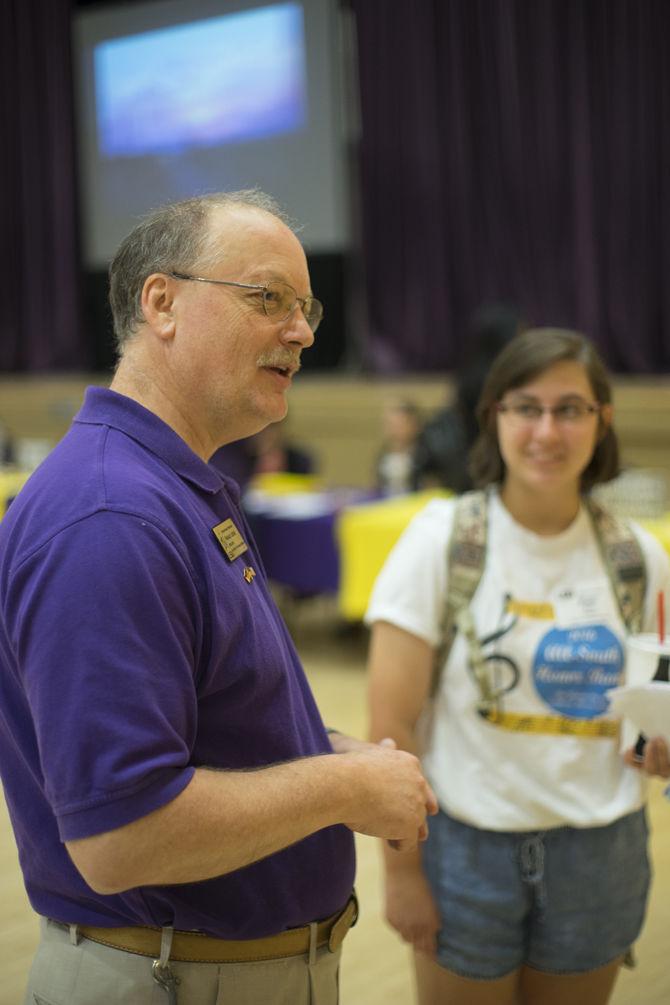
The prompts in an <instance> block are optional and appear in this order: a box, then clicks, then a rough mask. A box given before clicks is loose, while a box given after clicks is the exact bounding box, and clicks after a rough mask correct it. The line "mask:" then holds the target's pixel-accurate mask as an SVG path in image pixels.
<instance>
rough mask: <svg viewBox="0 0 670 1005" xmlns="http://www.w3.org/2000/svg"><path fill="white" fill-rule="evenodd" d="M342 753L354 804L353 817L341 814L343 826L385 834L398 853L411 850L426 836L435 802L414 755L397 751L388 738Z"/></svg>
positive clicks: (362, 832)
mask: <svg viewBox="0 0 670 1005" xmlns="http://www.w3.org/2000/svg"><path fill="white" fill-rule="evenodd" d="M341 756H342V758H343V760H344V759H347V760H348V761H349V763H350V765H351V768H352V769H353V771H354V775H353V776H352V794H355V799H356V807H355V809H354V814H353V816H352V817H345V823H346V825H347V827H349V828H350V829H351V830H353V831H357V832H358V833H359V834H368V835H370V836H371V837H381V838H386V839H387V840H388V841H389V843H391V844H392V846H393V847H394V848H396V849H397V850H398V851H412V850H414V849H415V848H416V847H417V845H418V843H419V842H420V841H424V840H425V839H426V837H427V835H428V827H427V824H426V816H427V815H433V814H435V813H437V800H436V798H435V795H434V793H433V790H432V789H431V787H430V785H429V784H428V782H427V781H426V779H425V778H424V777H423V774H422V772H421V765H420V763H419V760H418V758H416V757H415V756H414V755H413V754H408V753H407V752H406V751H404V750H396V749H395V743H394V741H393V740H390V739H387V740H382V742H381V743H380V744H366V745H365V746H363V747H361V748H358V749H356V750H354V751H352V752H351V753H347V754H342V755H341Z"/></svg>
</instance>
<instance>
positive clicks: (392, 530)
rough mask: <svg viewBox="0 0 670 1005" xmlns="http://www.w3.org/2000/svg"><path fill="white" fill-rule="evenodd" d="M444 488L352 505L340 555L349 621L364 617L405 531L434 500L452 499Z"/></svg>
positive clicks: (340, 527)
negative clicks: (386, 562)
mask: <svg viewBox="0 0 670 1005" xmlns="http://www.w3.org/2000/svg"><path fill="white" fill-rule="evenodd" d="M450 495H451V493H450V492H447V491H445V490H444V489H430V490H427V491H425V492H412V493H411V494H410V495H404V496H397V497H396V498H394V499H383V500H379V501H377V502H372V503H364V504H363V505H360V506H348V507H347V508H346V509H344V510H343V511H342V512H341V513H340V516H339V520H338V522H337V540H338V550H339V555H340V586H339V593H338V602H339V608H340V613H341V614H342V616H343V617H344V618H346V619H347V620H348V621H358V620H360V619H361V618H362V617H363V615H364V613H365V610H366V608H367V605H368V599H369V597H370V593H371V591H372V586H373V584H374V581H375V579H376V578H377V575H378V573H379V571H380V569H381V567H382V565H383V564H384V561H385V559H386V556H387V555H388V553H389V551H390V550H391V548H392V547H393V545H394V544H395V543H396V541H397V540H398V538H399V537H400V535H401V534H402V532H403V530H404V529H405V527H406V526H407V524H408V523H409V521H410V520H411V519H412V517H413V516H415V514H416V513H418V512H419V511H420V510H422V509H423V508H424V506H425V505H426V504H427V503H428V502H429V501H430V500H431V499H436V498H438V497H441V498H443V499H446V498H448V497H449V496H450Z"/></svg>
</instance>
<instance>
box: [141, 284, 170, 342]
mask: <svg viewBox="0 0 670 1005" xmlns="http://www.w3.org/2000/svg"><path fill="white" fill-rule="evenodd" d="M141 303H142V313H143V314H144V319H145V321H146V323H147V324H148V325H149V327H150V328H152V329H153V331H154V332H155V333H156V335H158V337H159V338H163V339H167V338H172V336H173V335H174V283H173V282H172V280H171V278H170V277H169V276H166V275H165V273H164V272H153V273H152V274H151V275H150V276H147V278H146V279H145V281H144V286H143V287H142V300H141Z"/></svg>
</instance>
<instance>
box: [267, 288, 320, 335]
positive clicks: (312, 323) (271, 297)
mask: <svg viewBox="0 0 670 1005" xmlns="http://www.w3.org/2000/svg"><path fill="white" fill-rule="evenodd" d="M263 301H264V303H265V311H266V313H267V315H268V317H276V318H280V319H281V320H284V319H285V318H287V317H289V315H290V314H291V313H292V312H293V311H294V309H295V307H296V304H298V303H299V302H300V303H301V304H302V301H299V300H298V297H297V295H296V292H295V290H294V289H293V287H292V286H288V285H287V284H286V283H268V285H267V286H266V287H265V291H264V294H263ZM302 309H303V312H304V314H305V319H306V321H307V324H308V325H309V327H310V328H311V329H312V331H313V332H314V331H316V329H317V328H318V326H319V322H320V321H321V318H322V317H323V307H322V305H321V302H320V301H319V300H315V299H314V297H307V298H306V299H305V301H304V306H303V308H302Z"/></svg>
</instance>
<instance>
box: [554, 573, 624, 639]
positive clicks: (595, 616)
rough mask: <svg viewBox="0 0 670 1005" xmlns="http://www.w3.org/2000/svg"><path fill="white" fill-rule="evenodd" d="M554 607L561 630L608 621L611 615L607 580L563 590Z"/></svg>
mask: <svg viewBox="0 0 670 1005" xmlns="http://www.w3.org/2000/svg"><path fill="white" fill-rule="evenodd" d="M554 607H555V609H556V624H557V625H558V626H559V627H561V628H569V627H570V625H589V624H591V625H594V624H599V623H601V622H603V621H606V620H607V618H608V617H609V616H610V615H611V611H610V607H609V605H608V603H607V583H606V582H605V580H597V581H596V582H592V583H582V584H580V585H579V586H573V587H569V588H567V589H565V590H561V592H560V593H559V595H558V596H557V597H556V599H555V601H554Z"/></svg>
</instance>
